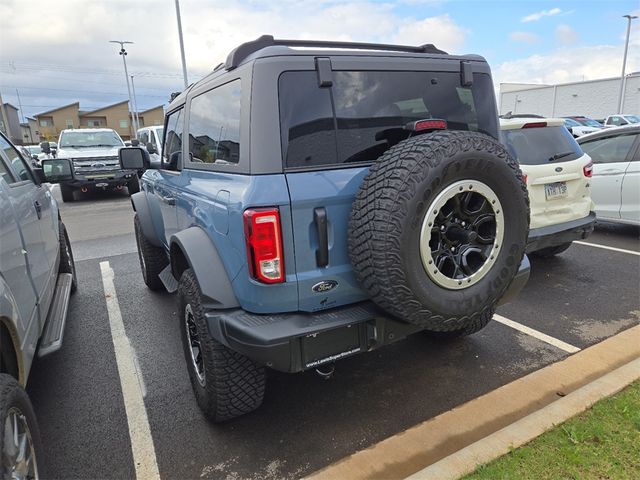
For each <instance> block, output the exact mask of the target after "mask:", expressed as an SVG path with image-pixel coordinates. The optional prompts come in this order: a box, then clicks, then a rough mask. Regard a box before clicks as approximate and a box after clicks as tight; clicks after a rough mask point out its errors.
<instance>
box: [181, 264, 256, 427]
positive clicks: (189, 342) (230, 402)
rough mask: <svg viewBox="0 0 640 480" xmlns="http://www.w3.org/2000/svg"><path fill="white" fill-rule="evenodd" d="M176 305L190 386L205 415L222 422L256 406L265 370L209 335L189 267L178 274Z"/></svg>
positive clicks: (193, 277)
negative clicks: (179, 275) (178, 283)
mask: <svg viewBox="0 0 640 480" xmlns="http://www.w3.org/2000/svg"><path fill="white" fill-rule="evenodd" d="M178 304H179V309H180V311H179V314H180V330H181V332H182V345H183V347H184V356H185V359H186V361H187V369H188V370H189V377H190V379H191V386H192V387H193V392H194V394H195V396H196V401H197V402H198V406H199V407H200V409H201V410H202V411H203V412H204V414H205V416H206V417H207V418H208V419H209V420H211V421H213V422H222V421H225V420H230V419H232V418H235V417H238V416H240V415H244V414H245V413H249V412H251V411H253V410H255V409H256V408H258V407H259V406H260V405H261V404H262V399H263V397H264V389H265V384H266V372H265V369H264V367H262V366H260V365H258V364H256V363H255V362H253V361H252V360H250V359H249V358H247V357H245V356H244V355H241V354H240V353H238V352H234V351H233V350H230V349H229V348H227V347H226V346H224V345H223V344H221V343H220V342H218V341H217V340H215V339H214V338H213V337H212V336H211V335H210V333H209V328H208V326H207V322H206V320H205V316H204V310H203V308H202V302H201V298H200V287H199V286H198V282H197V280H196V278H195V275H194V273H193V270H191V269H190V268H188V269H187V270H185V271H184V273H183V274H182V276H181V277H180V285H179V287H178Z"/></svg>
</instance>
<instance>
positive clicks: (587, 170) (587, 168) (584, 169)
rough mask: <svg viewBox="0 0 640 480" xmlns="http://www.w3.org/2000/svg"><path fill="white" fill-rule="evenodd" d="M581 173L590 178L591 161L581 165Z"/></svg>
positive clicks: (591, 171) (591, 173)
mask: <svg viewBox="0 0 640 480" xmlns="http://www.w3.org/2000/svg"><path fill="white" fill-rule="evenodd" d="M582 173H584V176H585V177H587V178H591V177H592V176H593V162H589V163H588V164H586V165H585V166H584V167H582Z"/></svg>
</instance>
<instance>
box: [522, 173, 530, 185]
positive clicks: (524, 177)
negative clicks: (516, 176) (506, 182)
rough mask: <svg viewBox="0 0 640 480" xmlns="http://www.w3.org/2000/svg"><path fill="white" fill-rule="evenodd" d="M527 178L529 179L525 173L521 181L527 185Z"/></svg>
mask: <svg viewBox="0 0 640 480" xmlns="http://www.w3.org/2000/svg"><path fill="white" fill-rule="evenodd" d="M527 178H529V175H527V174H526V173H523V174H522V180H524V183H527Z"/></svg>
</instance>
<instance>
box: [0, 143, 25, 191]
mask: <svg viewBox="0 0 640 480" xmlns="http://www.w3.org/2000/svg"><path fill="white" fill-rule="evenodd" d="M0 148H1V149H2V151H3V152H4V154H5V155H6V156H7V159H8V160H9V167H10V168H11V170H12V171H13V173H14V174H15V177H16V179H17V181H18V182H22V181H25V180H30V181H33V177H32V176H31V170H29V167H28V165H27V162H25V160H24V158H22V155H20V153H19V152H18V150H16V148H15V147H14V146H13V145H11V144H10V143H9V142H8V141H7V140H5V138H4V137H2V136H0ZM9 183H14V182H9Z"/></svg>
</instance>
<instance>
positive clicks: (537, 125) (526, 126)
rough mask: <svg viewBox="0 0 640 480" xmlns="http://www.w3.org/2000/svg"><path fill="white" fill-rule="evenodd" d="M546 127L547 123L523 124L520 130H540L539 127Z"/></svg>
mask: <svg viewBox="0 0 640 480" xmlns="http://www.w3.org/2000/svg"><path fill="white" fill-rule="evenodd" d="M546 126H547V122H531V123H525V124H524V125H523V126H522V128H540V127H546Z"/></svg>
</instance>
